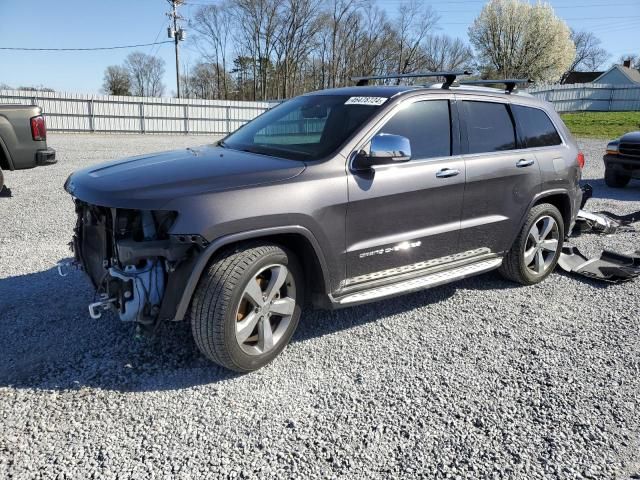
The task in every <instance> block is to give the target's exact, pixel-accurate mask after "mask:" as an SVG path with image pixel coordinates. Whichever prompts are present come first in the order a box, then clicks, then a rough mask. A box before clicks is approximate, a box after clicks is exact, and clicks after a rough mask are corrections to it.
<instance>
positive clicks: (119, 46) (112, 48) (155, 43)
mask: <svg viewBox="0 0 640 480" xmlns="http://www.w3.org/2000/svg"><path fill="white" fill-rule="evenodd" d="M172 42H173V41H172V40H165V41H164V42H153V43H139V44H137V45H118V46H115V47H91V48H27V47H0V50H18V51H21V52H92V51H96V50H118V49H121V48H138V47H148V46H151V45H162V44H163V43H172Z"/></svg>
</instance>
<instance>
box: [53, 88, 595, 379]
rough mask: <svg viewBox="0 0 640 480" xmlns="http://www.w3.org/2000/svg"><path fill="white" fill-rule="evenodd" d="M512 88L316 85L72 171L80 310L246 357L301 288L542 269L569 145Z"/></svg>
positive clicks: (282, 336)
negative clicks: (169, 328)
mask: <svg viewBox="0 0 640 480" xmlns="http://www.w3.org/2000/svg"><path fill="white" fill-rule="evenodd" d="M361 83H363V82H361ZM512 88H513V86H511V88H508V89H507V92H505V91H504V90H497V89H492V88H484V87H477V86H470V85H459V86H458V85H451V82H450V81H447V82H446V83H444V84H442V85H439V84H435V85H429V86H422V87H412V86H378V87H376V86H374V87H370V86H358V87H349V88H339V89H334V90H324V91H319V92H315V93H310V94H307V95H303V96H300V97H297V98H294V99H292V100H289V101H287V102H285V103H283V104H281V105H279V106H277V107H275V108H273V109H272V110H269V111H268V112H266V113H264V114H263V115H261V116H259V117H258V118H256V119H254V120H253V121H251V122H249V123H248V124H246V125H245V126H243V127H242V128H240V129H239V130H238V131H236V132H235V133H233V134H231V135H229V136H228V137H227V138H225V139H224V140H223V141H220V142H218V143H217V144H216V145H211V146H204V147H202V148H198V149H187V150H181V151H173V152H167V153H159V154H154V155H146V156H141V157H134V158H131V159H126V160H122V161H116V162H111V163H107V164H103V165H99V166H94V167H90V168H87V169H84V170H81V171H78V172H76V173H74V174H73V175H72V176H71V177H70V178H69V179H68V180H67V183H66V185H65V187H66V189H67V191H68V192H69V193H70V194H72V195H73V196H74V197H75V205H76V211H77V214H78V220H77V226H76V229H75V236H74V242H73V245H74V251H75V256H76V259H77V262H78V263H79V264H80V265H81V266H82V268H83V269H84V270H85V271H86V273H87V274H88V275H89V277H90V278H91V280H92V282H93V284H94V286H95V288H96V289H97V291H98V293H99V294H100V300H99V301H98V302H96V303H93V304H91V305H90V312H91V314H92V316H94V317H98V316H99V315H100V314H101V311H102V310H103V309H112V310H115V311H116V312H117V313H118V314H119V316H120V318H121V319H122V320H130V321H136V322H138V323H139V324H140V325H146V326H147V327H152V326H154V325H157V324H158V322H160V321H164V320H173V321H179V320H185V319H188V320H189V321H190V322H191V325H192V329H193V335H194V338H195V341H196V343H197V345H198V347H199V348H200V349H201V350H202V352H203V353H204V354H205V355H206V356H207V357H208V358H210V359H211V360H213V361H214V362H217V363H219V364H221V365H224V366H225V367H228V368H230V369H234V370H238V371H250V370H254V369H257V368H259V367H261V366H263V365H265V364H266V363H268V362H269V361H271V360H272V359H273V358H274V357H275V356H276V355H277V354H278V353H279V352H280V351H281V350H282V349H283V348H284V347H285V345H286V344H287V342H288V341H289V339H290V338H291V336H292V335H293V332H294V330H295V328H296V325H297V324H298V321H299V319H300V316H301V313H302V311H303V309H304V308H306V307H307V306H308V305H313V306H316V307H324V308H335V307H345V306H351V305H357V304H361V303H365V302H371V301H374V300H381V299H384V298H387V297H391V296H394V295H398V294H403V293H407V292H411V291H415V290H419V289H423V288H429V287H433V286H436V285H441V284H444V283H448V282H451V281H454V280H458V279H461V278H465V277H468V276H470V275H476V274H480V273H483V272H487V271H489V270H493V269H499V271H500V272H501V273H502V275H504V276H505V277H506V278H508V279H510V280H513V281H515V282H519V283H521V284H524V285H530V284H534V283H538V282H540V281H542V280H543V279H544V278H546V277H547V276H548V275H549V274H550V273H551V271H552V270H553V269H554V267H555V265H556V262H557V260H558V256H559V255H560V250H561V247H562V243H563V240H564V239H565V236H566V235H567V234H568V232H569V231H570V230H571V228H572V226H573V223H574V220H575V217H576V214H577V212H578V209H579V206H580V201H581V197H582V194H581V190H580V187H579V180H580V175H581V167H582V166H583V163H584V158H583V157H582V154H581V153H579V151H578V147H577V145H576V143H575V141H574V140H573V139H572V138H571V135H570V134H569V132H568V131H567V129H566V127H565V126H564V125H563V123H562V121H561V120H560V118H559V117H558V115H557V114H556V113H555V112H554V110H553V108H552V107H551V106H550V105H549V104H547V103H544V102H541V101H540V100H537V99H535V98H533V97H531V96H529V95H527V94H516V93H512V94H509V93H508V92H510V91H511V89H512Z"/></svg>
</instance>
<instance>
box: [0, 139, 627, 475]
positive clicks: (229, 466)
mask: <svg viewBox="0 0 640 480" xmlns="http://www.w3.org/2000/svg"><path fill="white" fill-rule="evenodd" d="M206 140H207V139H206V138H205V137H178V136H175V137H160V136H133V135H132V136H124V135H122V136H106V135H100V136H98V135H94V136H90V135H62V134H58V135H50V142H49V143H50V145H51V146H53V147H54V148H56V149H57V151H58V158H59V163H58V164H57V165H56V166H52V167H48V168H38V169H35V170H32V171H23V172H13V173H8V174H7V183H8V185H9V187H10V188H11V190H12V195H13V196H12V197H11V198H0V324H1V326H2V329H3V333H2V335H1V336H0V478H97V477H99V478H149V477H150V476H153V477H163V478H197V477H209V478H212V477H217V476H223V477H227V476H229V477H234V476H236V477H239V478H247V477H251V478H253V477H257V478H275V477H281V478H291V477H295V478H312V477H316V478H320V477H322V478H328V477H350V478H388V477H414V476H421V477H426V478H434V477H438V478H527V479H533V478H553V477H556V478H607V479H609V478H622V479H629V478H640V449H639V446H640V445H639V438H638V433H639V431H640V405H639V401H638V391H639V387H640V380H639V374H640V353H639V352H640V348H639V345H640V334H639V331H640V329H639V327H640V320H639V318H638V311H640V280H638V281H636V282H631V283H626V284H622V285H612V286H607V285H603V284H599V283H596V282H593V281H589V280H587V279H583V278H578V277H571V276H569V275H566V274H563V273H555V274H553V275H552V276H551V277H550V278H549V279H548V280H547V281H546V282H544V283H543V284H542V285H538V286H533V287H527V288H524V287H517V286H514V285H512V284H509V283H507V282H505V281H503V280H501V279H500V278H499V277H498V276H497V275H496V274H487V275H483V276H480V277H476V278H472V279H469V280H466V281H462V282H459V283H456V284H453V285H448V286H444V287H440V288H436V289H433V290H429V291H424V292H420V293H416V294H412V295H408V296H405V297H401V298H397V299H394V300H389V301H384V302H379V303H376V304H373V305H370V306H363V307H356V308H351V309H346V310H342V311H338V312H320V311H318V312H310V313H308V314H307V315H305V317H304V318H303V320H302V321H301V325H300V327H299V329H298V332H297V333H296V336H295V338H294V341H293V343H292V344H291V345H290V346H289V347H288V348H287V349H286V350H285V351H284V352H283V354H282V355H281V356H280V357H279V358H278V359H276V361H275V362H273V363H272V364H271V365H269V366H268V367H266V368H264V369H262V370H260V371H258V372H255V373H252V374H249V375H242V376H239V375H236V374H232V373H229V372H227V371H225V370H223V369H220V368H218V367H216V366H214V365H212V364H209V363H208V362H207V361H206V360H205V359H204V358H203V357H202V356H201V355H199V354H198V353H197V351H196V348H195V345H194V342H193V340H192V339H191V336H190V331H189V328H188V325H185V324H171V325H167V326H166V327H165V328H164V329H163V331H162V332H161V333H160V335H159V336H158V338H156V339H155V340H138V339H136V338H134V335H133V331H132V327H131V326H130V325H126V324H122V323H119V321H117V320H115V319H114V318H104V319H101V320H98V321H96V320H91V319H90V318H89V317H88V315H87V303H88V301H89V300H90V299H91V295H92V292H91V291H90V289H89V287H88V281H87V280H86V279H85V278H84V276H83V275H81V274H79V273H73V274H71V275H69V276H68V277H65V278H59V277H58V276H57V273H56V272H55V269H54V264H55V262H56V261H57V260H59V259H61V258H65V257H68V256H69V251H68V249H67V246H66V244H67V242H68V241H69V239H70V236H71V231H72V227H73V223H74V213H73V206H72V203H71V199H70V198H69V197H68V196H67V195H66V194H65V192H64V191H63V190H62V184H63V182H64V180H65V179H66V177H67V175H68V174H69V173H70V172H71V171H73V170H75V169H77V168H80V167H81V166H85V165H89V164H92V163H95V162H98V161H101V160H106V159H110V158H117V157H122V156H126V155H133V154H138V153H143V152H148V151H156V150H163V149H167V148H174V147H184V146H189V145H198V144H202V143H206ZM581 145H582V148H583V149H584V152H585V154H586V157H587V168H586V169H585V178H587V179H589V181H590V182H591V183H592V184H593V185H594V187H595V194H596V197H597V198H595V199H594V200H592V201H591V202H590V204H589V206H590V208H591V210H593V211H597V210H599V209H607V210H611V211H613V212H616V213H620V214H624V213H630V212H633V211H637V210H640V182H635V183H634V184H632V185H631V186H630V187H628V188H627V189H625V190H620V191H614V190H611V189H608V188H606V187H605V186H604V183H603V181H602V176H603V169H602V167H601V160H600V156H601V153H602V151H603V150H604V146H605V142H604V141H597V140H585V141H582V142H581ZM639 239H640V234H637V233H623V234H619V235H616V236H609V237H599V236H595V235H584V236H582V237H580V238H579V239H577V240H576V243H577V244H578V245H579V246H580V247H581V248H582V249H583V250H584V251H585V252H588V253H595V252H597V251H598V249H600V248H602V247H603V246H609V247H612V248H616V249H618V250H621V251H628V250H631V249H635V248H638V243H639V242H638V240H639Z"/></svg>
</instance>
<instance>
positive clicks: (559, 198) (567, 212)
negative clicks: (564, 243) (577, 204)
mask: <svg viewBox="0 0 640 480" xmlns="http://www.w3.org/2000/svg"><path fill="white" fill-rule="evenodd" d="M542 203H549V204H551V205H553V206H554V207H556V208H557V209H558V210H559V211H560V214H561V215H562V220H563V221H564V232H565V236H566V235H568V234H569V231H570V230H571V223H572V218H573V217H572V211H571V198H570V197H569V194H568V193H567V192H566V191H561V192H548V193H546V194H542V195H541V196H540V197H538V198H536V199H535V200H534V203H533V204H532V205H531V207H530V208H529V210H531V208H533V207H535V206H536V205H540V204H542Z"/></svg>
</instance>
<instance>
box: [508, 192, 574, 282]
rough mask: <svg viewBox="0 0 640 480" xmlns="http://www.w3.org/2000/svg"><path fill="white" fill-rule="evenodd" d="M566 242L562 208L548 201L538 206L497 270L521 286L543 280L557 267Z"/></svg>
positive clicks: (532, 211) (530, 213) (533, 209)
mask: <svg viewBox="0 0 640 480" xmlns="http://www.w3.org/2000/svg"><path fill="white" fill-rule="evenodd" d="M563 242H564V221H563V219H562V215H561V214H560V211H559V210H558V209H557V208H556V207H554V206H553V205H551V204H549V203H542V204H540V205H535V206H534V207H533V208H532V209H531V211H530V212H529V215H528V217H527V221H526V222H525V223H524V226H523V227H522V230H520V234H519V235H518V238H516V241H515V242H514V243H513V246H512V247H511V249H510V250H509V252H508V253H507V255H506V256H505V257H504V259H503V261H502V265H501V266H500V269H499V270H498V271H499V272H500V274H501V275H502V276H503V277H504V278H506V279H507V280H511V281H513V282H517V283H520V284H522V285H534V284H536V283H540V282H542V281H543V280H544V279H545V278H547V277H548V276H549V275H550V274H551V272H553V269H554V268H555V267H556V264H557V263H558V258H559V257H560V252H561V251H562V244H563Z"/></svg>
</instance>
